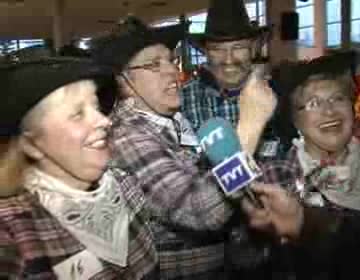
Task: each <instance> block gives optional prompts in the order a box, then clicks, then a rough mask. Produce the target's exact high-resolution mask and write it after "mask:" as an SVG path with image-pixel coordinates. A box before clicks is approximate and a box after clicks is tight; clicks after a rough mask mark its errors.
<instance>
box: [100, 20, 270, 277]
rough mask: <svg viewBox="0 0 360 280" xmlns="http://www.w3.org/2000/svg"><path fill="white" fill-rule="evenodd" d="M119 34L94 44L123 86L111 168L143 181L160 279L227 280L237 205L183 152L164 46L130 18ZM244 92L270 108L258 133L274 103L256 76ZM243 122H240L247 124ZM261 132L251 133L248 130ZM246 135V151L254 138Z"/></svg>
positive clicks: (184, 139)
mask: <svg viewBox="0 0 360 280" xmlns="http://www.w3.org/2000/svg"><path fill="white" fill-rule="evenodd" d="M121 29H122V31H123V32H122V33H121V34H120V33H119V34H116V33H115V34H112V35H110V36H107V37H105V38H102V39H99V40H97V43H95V47H94V55H95V59H97V61H98V62H99V63H102V64H107V65H109V66H111V67H112V68H113V70H114V71H115V72H116V74H117V79H118V82H119V84H120V86H121V92H120V93H119V96H122V97H123V100H120V101H119V104H118V105H117V107H116V108H115V109H114V111H113V117H112V120H113V146H114V161H113V164H114V165H117V166H119V167H121V168H122V169H124V170H126V171H127V172H129V173H131V174H134V175H135V176H136V177H138V179H139V181H141V182H142V185H141V188H142V191H143V192H144V194H145V197H146V200H147V201H146V202H147V204H148V206H149V209H150V212H149V220H150V225H151V226H152V229H153V232H154V237H155V241H156V246H157V249H158V252H159V259H160V269H161V279H196V280H201V279H204V280H205V279H206V280H211V279H228V277H227V275H226V269H225V266H224V240H225V236H226V232H227V224H228V223H229V221H230V219H231V217H232V216H233V214H234V209H233V202H234V200H235V201H236V199H231V198H227V197H225V195H224V194H223V193H222V192H221V191H220V189H219V188H218V186H217V185H216V183H215V181H214V177H213V176H212V174H211V172H209V171H208V167H207V166H206V164H205V163H204V160H203V157H201V156H200V155H198V154H196V153H194V152H193V150H192V149H187V148H186V146H189V145H193V143H194V141H196V138H194V137H193V134H191V133H189V130H186V129H182V127H183V126H182V125H181V124H180V125H179V121H178V119H179V118H176V116H179V114H178V110H179V108H180V96H179V94H178V85H177V76H178V71H177V68H176V66H175V65H174V64H173V62H172V55H171V51H170V49H169V48H168V47H167V42H165V41H164V39H163V38H162V37H159V36H158V34H157V33H156V32H155V31H154V30H151V29H149V28H147V27H146V26H145V25H144V24H142V23H141V22H140V21H139V20H137V19H134V18H132V19H131V20H128V21H126V22H125V23H124V24H123V25H122V26H121ZM249 87H251V88H253V89H256V91H258V92H260V95H261V96H266V98H267V100H266V102H268V103H270V106H268V107H266V108H267V109H266V110H260V111H261V113H259V114H258V116H259V117H260V116H261V117H262V119H261V118H260V119H259V122H258V123H259V124H260V125H259V130H261V129H262V128H263V125H262V124H264V123H265V122H266V120H267V119H268V118H269V117H270V116H271V114H272V112H273V109H274V106H275V99H274V96H273V94H272V91H271V90H270V89H269V88H267V87H266V86H265V85H264V84H263V83H261V81H258V80H256V76H255V75H254V79H253V83H250V84H249ZM247 95H248V96H250V98H248V99H247V100H246V98H245V97H244V98H245V99H243V102H248V103H249V102H250V103H251V102H253V101H252V100H251V98H252V97H254V96H255V97H258V95H257V94H256V93H253V92H250V90H248V94H247ZM120 99H121V98H120ZM245 112H246V111H244V113H245ZM180 116H181V115H180ZM247 118H248V116H246V115H244V120H246V119H247ZM255 127H256V125H255ZM259 130H257V129H256V128H254V126H253V127H252V131H259ZM243 131H244V130H243ZM190 132H191V131H190ZM247 136H248V138H247V141H246V142H247V143H249V145H248V146H247V147H248V148H249V149H250V150H251V148H250V147H251V146H253V145H251V143H253V142H256V139H254V137H252V135H251V134H248V135H247ZM190 142H191V143H190ZM204 166H205V168H204Z"/></svg>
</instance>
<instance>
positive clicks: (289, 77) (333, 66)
mask: <svg viewBox="0 0 360 280" xmlns="http://www.w3.org/2000/svg"><path fill="white" fill-rule="evenodd" d="M355 65H356V53H355V52H354V51H339V52H337V53H334V54H331V55H324V56H321V57H318V58H315V59H312V60H309V61H305V60H304V61H297V62H283V63H281V64H279V65H278V66H275V67H274V68H273V70H272V73H271V77H272V82H273V85H274V87H275V88H276V91H278V92H279V93H283V94H286V95H289V94H290V93H291V92H292V91H293V90H295V89H296V88H297V87H298V86H299V85H301V84H302V83H304V82H305V81H306V80H307V79H308V78H309V77H310V76H312V75H316V74H328V75H332V76H334V77H336V76H338V75H341V74H343V73H346V72H349V73H350V74H351V75H354V71H355V67H356V66H355Z"/></svg>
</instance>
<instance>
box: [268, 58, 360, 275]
mask: <svg viewBox="0 0 360 280" xmlns="http://www.w3.org/2000/svg"><path fill="white" fill-rule="evenodd" d="M353 61H354V55H353V53H352V52H346V53H338V54H335V55H331V56H324V57H320V58H317V59H314V60H312V61H310V62H297V63H286V64H283V65H280V66H279V67H278V68H276V69H275V70H274V71H273V75H272V78H273V81H274V85H275V87H276V88H277V90H279V91H280V92H282V93H283V95H282V97H281V99H280V102H279V105H280V106H279V110H280V112H281V113H280V114H281V115H282V116H283V118H282V120H283V123H282V131H283V133H284V135H289V134H292V133H291V131H294V130H297V131H298V132H299V134H300V138H295V139H294V140H293V146H292V148H291V149H290V150H289V152H288V154H287V156H286V158H285V160H282V161H272V162H270V163H267V164H264V165H263V166H262V171H263V177H262V180H263V182H265V183H276V184H280V185H281V186H283V187H285V188H286V189H287V190H289V191H291V192H296V194H297V196H298V197H299V198H300V199H301V200H302V202H303V203H304V204H305V205H308V206H311V207H325V208H328V209H331V211H338V212H339V213H341V215H349V214H356V213H358V210H360V177H359V174H360V173H359V171H360V169H359V167H360V161H359V158H360V146H359V143H358V140H356V139H355V138H353V137H352V130H353V123H354V110H353V102H352V101H353V96H352V93H353V88H352V85H353V80H352V73H351V70H352V63H353ZM325 208H324V209H325ZM315 245H316V244H314V246H315ZM322 249H324V248H320V246H319V248H318V251H319V252H320V251H322ZM273 252H274V254H275V255H276V256H275V257H274V258H273V261H274V266H273V267H278V266H279V265H282V266H283V267H281V268H280V269H279V268H276V269H275V270H277V271H290V274H292V273H295V274H296V275H297V278H300V279H301V277H304V279H329V278H327V277H330V276H329V275H330V274H328V272H329V271H330V270H329V269H328V268H329V267H323V266H321V265H320V264H319V263H317V265H313V266H310V265H308V264H309V263H307V262H305V260H309V259H312V260H313V262H314V263H316V261H315V260H314V259H313V258H312V254H308V253H306V252H304V251H302V250H293V248H290V247H288V246H282V247H281V248H280V250H273ZM322 253H323V255H326V254H327V252H326V250H324V251H322ZM291 257H293V259H292V261H291ZM282 274H284V273H282ZM285 274H286V273H285ZM279 277H280V276H279ZM282 277H284V275H282ZM279 279H280V278H279Z"/></svg>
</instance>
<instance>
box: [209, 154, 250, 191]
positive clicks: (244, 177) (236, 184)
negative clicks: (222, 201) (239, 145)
mask: <svg viewBox="0 0 360 280" xmlns="http://www.w3.org/2000/svg"><path fill="white" fill-rule="evenodd" d="M212 171H213V174H214V175H215V177H216V178H217V181H218V183H219V184H220V186H221V188H222V189H223V191H224V192H225V194H231V193H233V192H235V191H237V190H239V189H241V188H243V187H245V186H246V185H248V184H250V183H251V182H252V181H253V180H254V179H255V178H254V176H253V174H252V172H251V170H250V169H249V168H248V164H247V162H246V160H245V159H244V158H243V157H242V156H241V155H240V153H238V154H236V155H234V156H232V157H231V158H229V159H228V160H226V161H224V162H222V163H221V164H219V165H217V166H216V167H214V168H213V170H212Z"/></svg>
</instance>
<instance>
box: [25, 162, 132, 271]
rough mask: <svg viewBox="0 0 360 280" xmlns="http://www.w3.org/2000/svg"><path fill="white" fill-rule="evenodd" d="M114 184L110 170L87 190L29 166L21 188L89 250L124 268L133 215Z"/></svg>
mask: <svg viewBox="0 0 360 280" xmlns="http://www.w3.org/2000/svg"><path fill="white" fill-rule="evenodd" d="M116 185H117V184H116V181H115V178H114V176H112V173H111V171H107V172H106V173H105V174H104V175H103V177H102V179H101V180H100V181H99V187H98V188H97V189H96V190H94V191H89V192H86V191H81V190H77V189H74V188H71V187H70V186H67V185H66V184H64V183H63V182H61V181H59V180H58V179H56V178H54V177H52V176H49V175H48V174H45V173H44V172H42V171H40V170H38V169H31V170H30V171H29V172H28V174H27V176H26V180H25V187H26V188H27V189H28V190H29V191H30V192H32V193H33V194H35V195H37V196H38V198H39V200H40V203H41V204H42V205H43V206H44V207H45V209H47V210H48V211H49V212H50V213H51V214H52V215H53V216H54V217H55V218H57V219H58V220H59V222H60V223H61V224H62V225H63V226H64V227H65V228H66V229H67V230H69V232H71V233H72V234H73V235H74V236H75V237H76V238H77V239H78V240H79V242H81V243H82V244H83V245H84V246H85V247H86V248H87V249H88V250H89V251H91V252H92V253H93V254H94V255H96V256H97V257H98V258H100V259H103V260H104V261H107V262H110V263H112V264H115V265H118V266H121V267H124V266H126V260H127V255H128V241H129V237H128V234H129V232H128V228H129V223H130V222H131V220H132V218H133V217H131V215H130V211H129V209H128V207H127V205H126V202H125V201H124V198H123V196H122V194H121V192H120V191H119V190H118V189H117V188H116Z"/></svg>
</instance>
